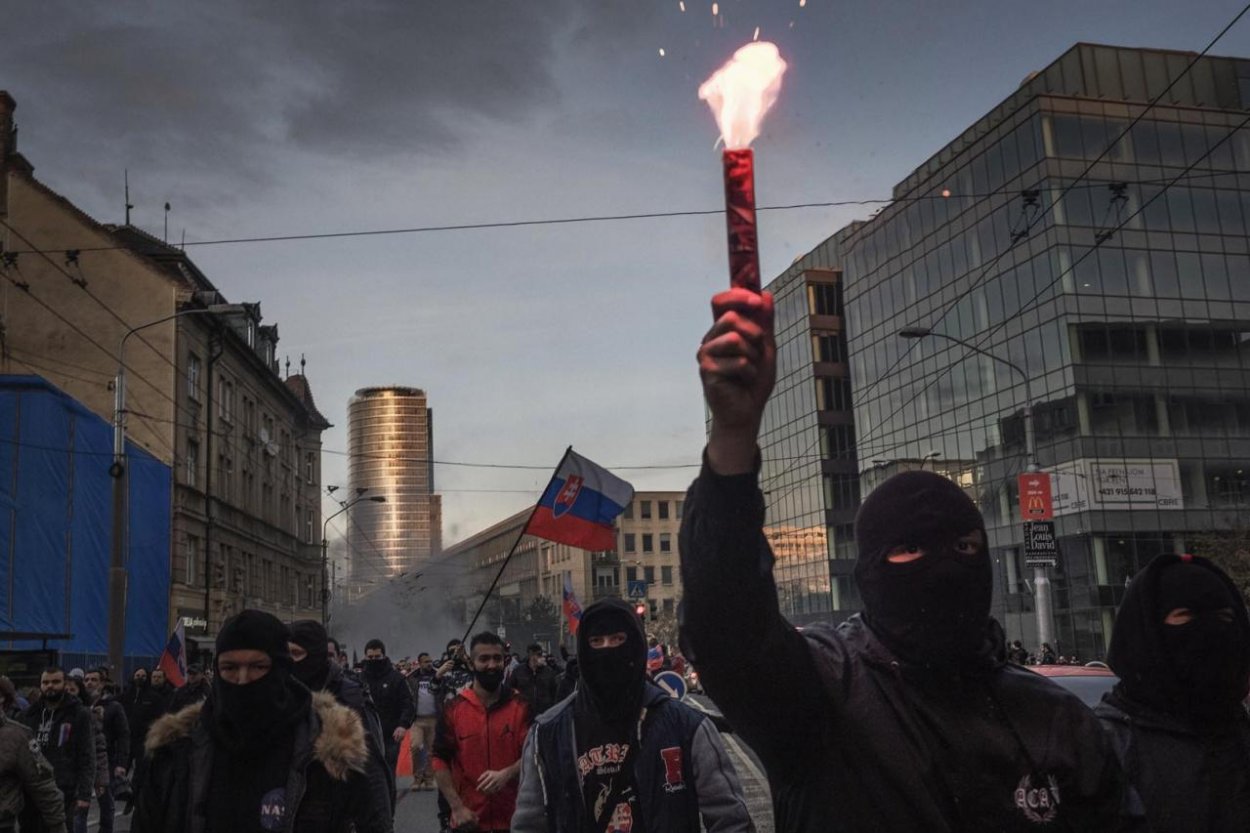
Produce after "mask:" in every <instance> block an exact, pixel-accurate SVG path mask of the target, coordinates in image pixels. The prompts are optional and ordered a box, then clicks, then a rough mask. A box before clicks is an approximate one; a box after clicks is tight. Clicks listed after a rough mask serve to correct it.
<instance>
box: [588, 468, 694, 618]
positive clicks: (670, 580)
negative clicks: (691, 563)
mask: <svg viewBox="0 0 1250 833" xmlns="http://www.w3.org/2000/svg"><path fill="white" fill-rule="evenodd" d="M685 499H686V493H685V492H637V493H635V495H634V499H633V501H632V502H631V503H630V504H629V505H628V506H626V507H625V512H624V513H623V514H622V515H621V517H620V518H619V519H618V520H617V535H616V541H617V544H616V552H615V553H605V554H604V555H605V556H607V557H608V558H604V559H601V560H602V561H608V560H609V559H610V558H611V557H615V560H616V561H617V562H618V564H615V565H609V564H607V563H604V564H597V565H596V566H595V568H594V583H595V596H594V598H596V599H599V598H604V597H605V596H615V597H617V598H629V599H630V601H641V602H645V603H646V605H647V616H648V620H654V619H657V618H658V617H660V616H662V615H665V614H667V615H668V616H675V615H676V611H677V604H678V603H679V602H680V601H681V552H680V544H679V542H678V537H679V535H678V533H679V531H680V529H681V514H682V508H683V506H684V504H685ZM636 581H641V582H643V583H644V584H645V591H646V592H645V594H644V595H643V596H641V597H637V596H631V595H630V582H636ZM636 587H637V585H635V588H636Z"/></svg>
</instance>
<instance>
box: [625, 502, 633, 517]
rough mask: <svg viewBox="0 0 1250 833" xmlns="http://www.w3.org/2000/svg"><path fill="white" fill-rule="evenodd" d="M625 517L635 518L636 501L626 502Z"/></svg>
mask: <svg viewBox="0 0 1250 833" xmlns="http://www.w3.org/2000/svg"><path fill="white" fill-rule="evenodd" d="M623 517H624V518H625V520H627V521H632V520H633V519H634V502H633V501H632V500H631V501H630V502H629V503H627V504H625V515H624V516H623Z"/></svg>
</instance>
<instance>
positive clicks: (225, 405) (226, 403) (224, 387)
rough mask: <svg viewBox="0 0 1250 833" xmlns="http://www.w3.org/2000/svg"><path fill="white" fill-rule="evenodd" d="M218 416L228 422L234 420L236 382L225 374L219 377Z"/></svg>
mask: <svg viewBox="0 0 1250 833" xmlns="http://www.w3.org/2000/svg"><path fill="white" fill-rule="evenodd" d="M217 416H219V417H221V418H222V419H224V420H225V421H226V422H232V421H233V420H234V382H231V381H228V380H227V379H226V377H225V376H219V377H218V378H217Z"/></svg>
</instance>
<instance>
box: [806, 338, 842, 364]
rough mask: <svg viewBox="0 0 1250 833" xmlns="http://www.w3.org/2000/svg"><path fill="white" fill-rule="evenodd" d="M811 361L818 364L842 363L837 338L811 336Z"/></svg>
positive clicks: (840, 349) (840, 348)
mask: <svg viewBox="0 0 1250 833" xmlns="http://www.w3.org/2000/svg"><path fill="white" fill-rule="evenodd" d="M812 359H813V360H814V361H818V362H840V361H844V359H843V357H842V347H841V345H840V344H839V342H838V337H837V336H834V335H814V336H812Z"/></svg>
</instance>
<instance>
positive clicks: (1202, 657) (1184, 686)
mask: <svg viewBox="0 0 1250 833" xmlns="http://www.w3.org/2000/svg"><path fill="white" fill-rule="evenodd" d="M1107 658H1108V662H1109V664H1110V665H1111V668H1112V669H1113V670H1114V671H1115V672H1116V673H1117V674H1119V675H1120V678H1121V687H1122V689H1123V690H1124V692H1125V693H1126V694H1127V696H1128V697H1129V698H1130V699H1132V700H1134V701H1137V702H1140V703H1143V704H1145V705H1149V706H1152V707H1154V708H1157V709H1159V710H1161V711H1164V712H1166V713H1168V714H1172V715H1175V716H1178V717H1183V718H1190V719H1194V720H1197V721H1199V722H1209V721H1212V720H1221V719H1224V718H1226V717H1228V716H1229V715H1235V714H1236V711H1237V708H1238V706H1239V704H1240V703H1241V701H1242V700H1243V699H1244V698H1245V696H1246V693H1247V689H1248V688H1250V618H1248V617H1247V613H1246V607H1245V604H1244V602H1243V601H1242V600H1241V598H1240V597H1239V596H1238V594H1237V591H1236V588H1235V587H1234V586H1233V584H1232V582H1231V581H1230V580H1229V579H1228V577H1227V576H1226V575H1225V574H1224V573H1223V572H1222V571H1221V570H1220V569H1219V568H1218V567H1216V566H1215V565H1214V564H1212V563H1211V562H1210V561H1207V560H1206V559H1204V558H1192V557H1190V556H1175V555H1163V556H1159V557H1158V558H1156V559H1155V560H1154V561H1152V562H1151V563H1150V564H1149V565H1147V566H1146V568H1145V569H1144V570H1143V571H1142V572H1141V573H1139V574H1138V575H1137V576H1134V578H1133V580H1132V581H1131V582H1130V583H1129V588H1128V590H1127V592H1126V593H1125V597H1124V602H1123V603H1122V604H1121V606H1120V611H1119V613H1118V615H1117V616H1116V622H1115V629H1114V630H1113V631H1112V636H1111V649H1110V650H1109V651H1108V655H1107Z"/></svg>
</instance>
